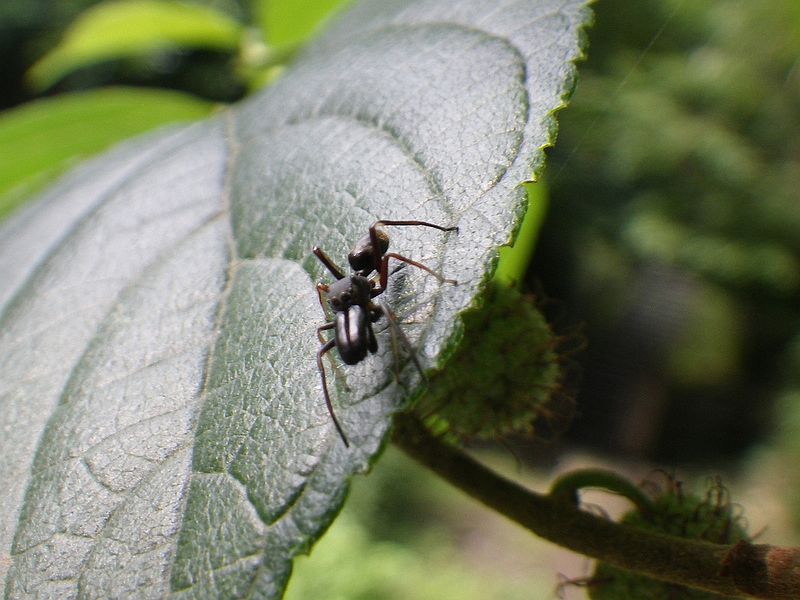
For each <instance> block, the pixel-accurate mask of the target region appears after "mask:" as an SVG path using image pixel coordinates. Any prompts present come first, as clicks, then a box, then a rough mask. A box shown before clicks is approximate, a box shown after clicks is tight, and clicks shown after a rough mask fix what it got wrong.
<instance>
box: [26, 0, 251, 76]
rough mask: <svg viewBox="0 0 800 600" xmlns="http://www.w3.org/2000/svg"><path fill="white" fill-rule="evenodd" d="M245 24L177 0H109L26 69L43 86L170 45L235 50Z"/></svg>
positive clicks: (84, 15) (93, 8)
mask: <svg viewBox="0 0 800 600" xmlns="http://www.w3.org/2000/svg"><path fill="white" fill-rule="evenodd" d="M243 29H244V27H243V25H242V24H241V23H239V22H237V21H235V20H234V19H231V18H230V17H228V16H227V15H225V14H223V13H221V12H218V11H216V10H214V9H211V8H208V7H206V6H201V5H198V4H192V3H189V2H179V1H176V0H111V1H109V2H103V3H101V4H98V5H96V6H93V7H92V8H90V9H88V10H86V11H85V12H83V13H82V14H81V15H80V16H79V17H78V19H77V20H76V21H75V22H74V23H73V24H72V25H71V26H70V27H69V29H67V32H66V34H65V36H64V39H63V40H61V42H60V43H59V44H58V45H57V46H56V47H55V48H54V49H53V50H51V51H50V52H48V53H47V54H45V56H44V57H42V58H41V59H40V60H39V61H38V62H37V63H36V64H34V65H33V67H31V69H30V70H29V71H28V75H27V76H28V80H29V81H30V83H31V85H33V86H34V87H35V88H36V89H44V88H47V87H48V86H50V85H52V84H53V83H55V82H56V81H58V80H59V79H61V78H62V77H64V76H65V75H67V74H69V73H71V72H72V71H74V70H76V69H79V68H81V67H86V66H88V65H92V64H96V63H99V62H103V61H107V60H113V59H119V58H128V57H136V56H142V55H146V54H149V53H151V52H155V51H159V50H169V49H171V48H176V47H177V48H205V49H213V50H223V51H225V50H227V51H235V50H236V49H237V48H238V47H239V43H240V40H241V37H242V32H243Z"/></svg>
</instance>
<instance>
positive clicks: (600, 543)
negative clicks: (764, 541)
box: [394, 415, 800, 598]
mask: <svg viewBox="0 0 800 600" xmlns="http://www.w3.org/2000/svg"><path fill="white" fill-rule="evenodd" d="M395 425H396V429H395V434H394V442H395V444H396V445H398V446H399V447H400V448H402V449H403V450H404V451H405V452H406V453H407V454H409V455H410V456H412V457H413V458H414V459H416V460H417V461H419V462H421V463H422V464H424V465H425V466H427V467H428V468H430V469H431V470H433V471H434V472H436V473H438V474H439V475H441V476H442V477H444V478H445V479H447V480H448V481H449V482H450V483H451V484H453V485H455V486H456V487H458V488H460V489H461V490H463V491H464V492H466V493H467V494H469V495H470V496H472V497H473V498H475V499H477V500H479V501H481V502H482V503H484V504H485V505H487V506H489V507H490V508H492V509H494V510H496V511H497V512H499V513H501V514H503V515H505V516H506V517H508V518H509V519H511V520H513V521H516V522H517V523H519V524H520V525H522V526H523V527H525V528H527V529H529V530H530V531H532V532H533V533H535V534H536V535H538V536H539V537H542V538H544V539H547V540H549V541H551V542H553V543H555V544H558V545H559V546H563V547H565V548H568V549H570V550H573V551H575V552H578V553H580V554H584V555H586V556H591V557H593V558H597V559H600V560H602V561H604V562H606V563H608V564H611V565H614V566H616V567H619V568H622V569H627V570H629V571H635V572H638V573H641V574H643V575H647V576H649V577H652V578H654V579H659V580H663V581H669V582H672V583H677V584H681V585H685V586H689V587H693V588H697V589H702V590H706V591H709V592H714V593H717V594H721V595H728V596H737V595H742V594H743V593H745V594H749V595H753V596H755V597H759V598H800V588H798V587H797V586H796V585H795V584H794V582H793V581H790V582H787V581H782V582H780V584H781V585H778V586H776V582H775V581H771V580H770V579H769V577H770V575H773V574H774V573H775V569H774V568H771V565H770V564H768V562H763V563H758V564H756V565H754V564H752V562H751V561H752V560H761V559H762V557H763V558H764V560H765V561H767V559H768V558H769V556H770V552H768V551H764V552H756V553H753V552H750V553H747V560H739V558H738V557H740V556H743V553H742V551H741V550H742V548H741V544H740V545H737V546H736V547H734V546H730V545H719V544H712V543H708V542H700V541H694V540H686V539H682V538H676V537H672V536H666V535H662V534H657V533H652V532H647V531H643V530H641V529H635V528H633V527H630V526H627V525H623V524H619V523H615V522H613V521H609V520H607V519H604V518H601V517H598V516H595V515H592V514H589V513H587V512H584V511H582V510H581V509H580V506H579V505H578V504H577V503H576V502H575V501H574V496H573V497H570V496H571V495H570V494H565V493H563V492H564V489H565V484H559V485H557V486H556V492H557V493H555V494H552V493H551V494H547V495H543V494H538V493H536V492H532V491H530V490H528V489H525V488H523V487H522V486H520V485H518V484H516V483H514V482H512V481H510V480H508V479H505V478H504V477H501V476H500V475H498V474H496V473H494V472H493V471H491V470H490V469H488V468H486V467H484V466H483V465H481V464H480V463H478V462H477V461H475V460H474V459H472V458H471V457H469V456H468V455H466V454H465V453H463V452H462V451H460V450H459V449H457V448H454V447H453V446H450V445H448V444H446V443H444V442H442V441H441V440H440V439H438V438H436V437H434V436H432V435H431V434H430V433H429V432H428V431H427V430H426V429H425V427H424V425H422V424H421V423H420V422H419V421H418V420H417V419H416V418H415V417H413V416H411V415H399V416H398V417H396V421H395ZM567 483H568V484H570V485H566V488H570V487H572V488H574V484H575V483H576V482H575V481H574V480H573V481H572V482H571V483H570V480H569V479H568V480H567ZM746 545H747V547H748V548H771V547H768V546H767V547H761V546H754V545H750V544H746ZM737 549H738V550H739V552H738V553H737V552H736V550H737ZM785 550H786V552H790V553H791V552H794V554H793V555H800V551H797V549H785ZM732 551H734V552H733V553H732ZM783 559H784V562H785V556H784V557H783ZM740 563H741V565H742V569H739V565H740ZM745 563H746V568H747V572H744V571H743V569H744V568H745ZM799 563H800V561H799ZM784 570H785V569H784ZM754 578H755V580H754Z"/></svg>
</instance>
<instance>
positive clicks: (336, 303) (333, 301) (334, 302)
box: [331, 298, 339, 308]
mask: <svg viewBox="0 0 800 600" xmlns="http://www.w3.org/2000/svg"><path fill="white" fill-rule="evenodd" d="M331 306H333V307H334V308H339V299H338V298H331Z"/></svg>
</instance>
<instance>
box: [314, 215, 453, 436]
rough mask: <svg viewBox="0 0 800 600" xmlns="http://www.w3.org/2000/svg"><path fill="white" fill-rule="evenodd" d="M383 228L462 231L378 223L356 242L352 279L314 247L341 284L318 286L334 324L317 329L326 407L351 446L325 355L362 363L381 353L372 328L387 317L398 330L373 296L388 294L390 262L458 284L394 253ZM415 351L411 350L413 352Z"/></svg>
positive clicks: (410, 223) (350, 259)
mask: <svg viewBox="0 0 800 600" xmlns="http://www.w3.org/2000/svg"><path fill="white" fill-rule="evenodd" d="M382 225H387V226H421V227H433V228H434V229H439V230H440V231H458V228H457V227H442V226H441V225H434V224H433V223H426V222H425V221H383V220H382V221H376V222H375V223H374V224H373V225H372V226H371V227H370V228H369V233H368V234H367V235H365V236H364V237H363V238H361V239H360V240H359V241H358V242H357V243H356V245H355V246H354V247H353V250H352V251H351V252H350V254H349V255H348V257H347V260H348V262H349V263H350V268H351V269H352V271H353V273H352V274H351V275H345V274H344V272H343V271H342V270H341V269H340V268H339V267H338V266H336V264H335V263H334V262H333V261H332V260H331V259H330V258H328V256H327V255H326V254H325V253H324V252H323V251H322V250H320V249H319V248H316V247H315V248H314V249H313V252H314V255H315V256H316V257H317V258H318V259H319V260H320V262H322V264H323V265H325V268H327V269H328V271H330V272H331V274H332V275H333V276H334V277H335V278H336V281H334V282H333V283H331V284H325V283H318V284H317V293H318V294H319V301H320V304H321V305H322V308H323V310H325V303H324V302H323V298H324V299H325V300H326V301H327V304H328V306H330V307H331V309H332V310H333V320H332V321H329V322H328V323H325V324H324V325H321V326H320V327H318V328H317V336H318V337H319V341H320V343H321V344H322V346H321V347H320V349H319V351H318V352H317V367H318V368H319V373H320V376H321V377H322V393H323V394H324V396H325V404H326V405H327V407H328V412H329V413H330V415H331V419H332V420H333V424H334V425H335V426H336V430H337V431H338V432H339V436H340V437H341V438H342V441H343V442H344V444H345V446H349V445H350V444H349V443H348V441H347V436H346V435H345V434H344V430H343V429H342V427H341V425H340V424H339V421H338V420H337V418H336V415H335V414H334V412H333V405H332V404H331V399H330V395H329V394H328V384H327V381H326V377H325V367H324V366H323V364H322V357H323V355H324V354H325V353H326V352H328V351H329V350H330V349H331V348H334V347H335V348H336V349H337V350H338V351H339V356H341V357H342V360H343V361H344V363H345V364H348V365H354V364H356V363H358V362H361V361H362V360H363V359H364V357H365V356H366V355H367V352H371V353H375V352H376V351H377V350H378V341H377V340H376V339H375V332H374V331H373V329H372V324H373V323H375V322H376V321H377V320H378V319H380V318H381V316H383V315H386V317H387V319H388V320H389V323H390V324H392V325H393V326H394V324H395V323H396V320H395V318H394V315H393V314H392V312H391V311H390V310H389V308H388V307H387V306H385V305H384V304H382V303H377V302H374V301H373V298H375V297H376V296H379V295H380V294H382V293H383V292H384V291H386V285H387V283H388V280H389V259H390V258H394V259H396V260H399V261H401V262H404V263H407V264H409V265H412V266H414V267H417V268H419V269H422V270H423V271H427V272H428V273H430V274H431V275H433V276H434V277H436V278H437V279H439V280H440V281H443V282H447V283H453V284H455V283H456V282H455V281H453V280H452V279H445V278H444V277H442V276H441V275H440V274H439V273H436V272H435V271H433V270H431V269H430V268H428V267H426V266H425V265H423V264H421V263H418V262H416V261H414V260H411V259H410V258H408V257H406V256H402V255H400V254H396V253H394V252H389V251H388V250H389V236H388V235H386V232H384V231H383V230H382V229H380V227H381V226H382ZM373 274H374V275H373ZM330 329H333V337H332V338H331V339H330V340H328V341H325V339H324V338H323V336H322V332H323V331H327V330H330ZM393 331H394V330H393ZM398 333H399V331H398ZM399 337H400V339H401V340H403V341H404V342H405V336H403V335H400V336H399ZM409 350H411V349H410V348H409ZM411 356H412V359H413V360H414V364H415V365H416V366H417V369H419V371H420V373H422V369H421V367H420V366H419V363H418V362H417V360H416V358H414V354H413V352H412V354H411Z"/></svg>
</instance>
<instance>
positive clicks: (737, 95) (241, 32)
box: [0, 0, 800, 599]
mask: <svg viewBox="0 0 800 600" xmlns="http://www.w3.org/2000/svg"><path fill="white" fill-rule="evenodd" d="M340 4H342V2H341V1H339V0H315V1H313V2H312V1H291V0H275V1H270V0H252V1H247V0H209V1H207V2H199V1H195V2H192V3H189V2H175V1H166V0H147V1H145V0H117V1H115V2H100V3H98V2H94V1H92V0H4V1H3V2H2V4H0V54H1V55H2V56H3V57H4V60H3V61H2V63H1V64H0V89H1V90H2V94H0V109H2V112H0V150H1V151H2V153H3V155H4V159H3V161H2V162H1V163H0V217H2V216H5V215H7V214H9V213H10V212H12V211H13V210H14V209H15V208H16V207H17V206H19V205H20V204H21V203H22V202H24V201H25V200H26V199H27V198H29V197H31V196H32V195H33V194H34V192H36V191H37V190H40V189H41V188H42V187H43V186H44V185H45V184H46V183H47V182H49V181H51V180H52V179H53V178H54V177H55V176H57V175H58V174H59V173H62V172H63V171H64V170H65V169H66V168H68V167H69V166H70V165H72V164H74V163H75V162H76V161H78V160H80V159H83V158H85V157H87V156H90V155H92V154H94V153H97V152H100V151H101V150H103V149H104V148H106V147H108V146H109V145H111V144H113V143H114V142H116V141H119V140H122V139H125V138H126V137H129V136H131V135H133V134H136V133H140V132H144V131H147V130H149V129H151V128H154V127H157V126H162V125H165V124H169V123H179V122H187V121H191V120H193V119H197V118H202V117H203V116H205V115H208V114H210V113H211V112H213V111H214V110H215V109H216V107H218V106H219V105H222V104H225V103H230V102H234V101H236V100H238V99H240V98H242V97H244V96H245V95H247V94H248V93H250V92H251V91H253V90H254V89H257V88H258V87H260V86H263V85H268V84H269V82H270V81H271V80H272V79H273V78H275V77H277V76H279V75H280V71H281V69H282V68H283V65H284V64H286V63H288V62H290V61H291V59H292V56H293V55H294V53H295V52H296V51H297V49H298V48H300V47H302V44H303V42H304V41H305V40H306V39H308V37H309V36H310V35H313V31H314V30H315V28H316V27H319V26H321V24H324V19H325V18H328V17H329V15H330V13H331V11H335V10H336V9H337V8H338V7H339V5H340ZM594 9H595V12H596V23H595V25H594V27H593V28H592V29H591V30H590V31H589V32H588V37H589V40H590V47H589V53H588V59H587V60H586V61H585V62H583V63H582V64H581V65H580V67H579V81H578V84H577V88H576V93H575V96H574V98H573V100H572V102H571V103H570V106H569V107H568V108H567V109H566V110H564V111H563V112H562V113H560V115H559V120H560V132H559V139H558V143H557V145H556V146H555V147H554V148H552V149H550V151H549V159H548V168H547V172H546V175H545V178H544V179H545V181H546V183H547V190H548V193H549V200H548V201H547V203H548V205H549V209H548V212H547V215H546V217H545V220H544V222H543V224H542V226H541V228H540V229H539V230H538V232H537V230H536V228H535V227H534V228H532V231H533V233H532V235H534V236H536V235H538V237H536V238H535V239H534V240H533V241H534V242H535V244H533V243H531V239H528V240H526V243H528V244H530V245H531V246H532V247H534V248H535V251H534V255H533V260H532V262H531V264H530V267H529V268H528V271H527V273H526V275H525V278H524V281H523V288H524V289H525V290H527V291H536V292H537V294H539V295H540V297H545V298H547V301H546V302H543V303H542V307H543V310H544V311H545V312H546V314H547V316H548V318H549V320H550V322H551V324H552V326H553V327H554V328H555V329H556V331H560V332H569V333H568V334H567V335H571V336H576V334H575V333H574V332H575V331H576V330H580V332H581V333H580V334H579V335H580V337H581V338H583V339H585V341H586V350H585V351H584V352H582V353H581V354H579V355H577V356H576V357H574V362H575V363H576V367H577V368H575V369H573V370H574V371H575V372H576V373H578V374H579V376H578V377H577V378H576V382H575V383H576V384H578V381H577V379H579V380H580V381H579V387H578V389H579V392H578V393H577V397H576V404H577V415H576V418H575V421H574V423H573V426H572V428H571V429H570V430H569V432H568V433H567V434H566V436H565V437H564V439H562V440H561V441H560V442H559V443H558V444H557V445H551V446H549V447H547V448H546V449H545V448H543V447H542V446H541V444H537V443H534V442H531V441H529V440H512V441H511V442H509V443H508V444H507V445H506V446H502V447H499V448H494V449H492V448H482V449H478V450H476V451H477V452H481V453H484V455H485V456H487V457H488V458H489V459H490V460H492V461H497V460H499V461H500V463H501V464H504V465H505V468H507V469H511V470H512V471H513V467H512V466H509V465H513V461H514V460H517V459H518V460H519V461H520V465H519V467H518V469H517V471H516V475H519V473H520V472H521V473H525V474H528V475H530V474H531V473H539V475H538V476H536V477H534V480H536V479H537V478H538V480H540V481H542V482H543V483H542V485H545V484H544V482H545V481H546V480H547V478H548V477H549V475H548V471H549V470H550V469H552V468H554V467H555V468H563V467H564V465H566V464H570V465H574V464H575V461H576V460H577V459H576V457H577V456H586V454H585V453H587V452H588V453H591V454H592V456H594V457H604V458H603V460H604V461H612V462H614V461H616V462H615V464H617V465H618V468H619V469H620V470H623V471H624V470H626V469H632V470H631V472H632V473H639V474H640V473H642V472H646V471H647V469H649V468H651V467H650V465H653V464H659V465H664V466H666V467H668V468H670V469H673V468H677V469H678V470H679V472H681V473H688V474H689V475H690V476H691V474H693V473H708V472H723V473H725V476H726V480H728V481H729V483H731V484H732V487H733V489H734V500H738V501H740V502H741V503H742V504H743V506H744V508H745V511H746V514H747V515H748V516H750V520H751V523H752V524H753V525H754V526H755V529H758V528H760V527H768V528H769V530H770V533H768V534H767V537H768V538H770V539H769V540H768V541H776V540H774V539H773V538H772V537H771V534H772V533H775V532H777V534H778V536H779V537H781V538H782V540H783V541H794V542H796V541H797V538H796V536H795V534H794V533H793V529H792V527H795V528H796V527H797V525H798V524H800V500H798V498H800V495H798V494H796V493H794V490H795V489H796V488H797V486H798V483H800V481H798V480H800V477H798V474H797V469H796V468H795V465H796V464H798V461H800V3H798V2H797V1H796V0H772V1H771V2H748V1H746V0H697V1H689V0H636V1H631V0H600V1H599V2H597V3H596V4H595V5H594ZM154 15H155V16H154ZM153 23H158V27H154V26H153ZM123 34H124V35H123ZM9 157H12V158H9ZM487 452H488V453H489V454H486V453H487ZM498 452H499V455H500V458H498V454H497V453H498ZM512 457H513V458H512ZM590 460H598V459H597V458H592V459H590ZM622 465H624V466H622ZM631 465H634V466H633V467H631ZM526 477H527V475H526ZM737 493H738V496H737ZM751 515H752V516H751ZM564 556H565V555H564V554H559V553H554V551H553V549H552V547H550V546H547V545H545V544H542V543H540V542H538V541H536V540H534V539H532V538H530V537H529V536H527V534H525V533H524V532H518V531H517V530H516V529H515V528H514V527H513V526H510V525H508V524H505V523H504V522H503V521H502V520H500V519H499V518H497V517H495V516H493V515H490V514H488V513H487V512H486V511H484V510H483V509H481V508H479V507H478V506H477V505H475V504H474V503H472V502H471V501H468V500H465V499H463V498H461V497H460V496H459V495H458V493H457V492H455V491H451V490H449V489H448V488H447V487H446V486H445V485H444V484H442V483H440V482H437V481H436V480H435V478H434V477H432V476H428V475H426V474H425V473H424V472H422V471H420V470H419V469H418V468H417V467H415V466H414V465H413V464H412V463H410V462H409V461H408V460H407V459H404V458H403V457H402V456H400V455H399V453H395V452H390V453H389V454H388V456H386V457H384V459H383V460H381V461H379V464H378V466H377V467H376V472H375V473H374V474H373V475H372V476H370V477H369V478H363V479H360V480H359V481H357V482H356V485H355V487H354V491H353V493H352V497H351V499H350V501H349V502H348V503H347V506H346V508H345V512H344V513H343V515H342V517H341V518H340V519H338V520H337V521H336V522H335V524H334V525H333V527H332V530H331V532H330V535H327V536H326V537H325V538H323V540H322V541H321V542H320V544H319V545H318V546H317V547H316V548H315V549H314V552H313V555H312V557H311V558H310V559H301V560H300V561H298V565H297V577H296V578H295V579H293V580H292V583H291V584H290V589H289V592H288V597H290V598H309V597H325V598H365V599H366V598H398V599H400V598H451V597H452V598H459V599H465V598H466V599H469V598H543V597H549V596H552V595H553V594H555V590H556V586H557V585H558V581H559V580H558V572H559V571H564V572H565V573H564V574H565V575H566V576H568V577H573V578H580V577H582V576H585V575H586V574H587V571H586V566H585V565H586V563H585V561H581V560H580V559H578V560H577V561H576V560H572V561H570V560H568V559H565V558H564ZM565 594H566V595H567V596H568V597H575V598H577V597H581V594H582V591H580V590H578V589H577V588H570V587H568V588H566V592H565Z"/></svg>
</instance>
